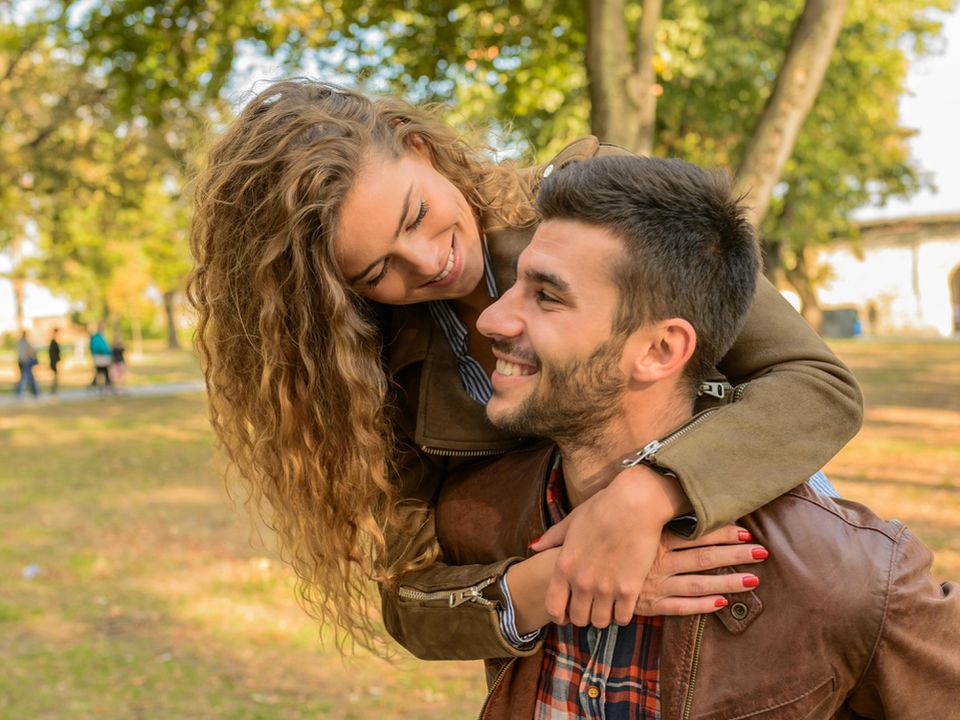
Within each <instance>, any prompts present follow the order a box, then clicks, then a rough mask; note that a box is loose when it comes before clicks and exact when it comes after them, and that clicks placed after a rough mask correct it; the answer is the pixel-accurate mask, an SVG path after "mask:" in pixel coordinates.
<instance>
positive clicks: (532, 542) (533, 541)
mask: <svg viewBox="0 0 960 720" xmlns="http://www.w3.org/2000/svg"><path fill="white" fill-rule="evenodd" d="M542 538H543V535H541V536H540V537H538V538H534V539H533V540H531V541H530V544H529V545H527V547H533V546H534V545H536V544H537V543H538V542H540V540H541V539H542Z"/></svg>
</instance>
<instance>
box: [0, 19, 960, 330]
mask: <svg viewBox="0 0 960 720" xmlns="http://www.w3.org/2000/svg"><path fill="white" fill-rule="evenodd" d="M802 6H803V2H802V0H782V1H780V2H773V1H772V0H697V1H694V0H674V1H673V2H669V3H665V6H664V14H663V17H662V19H661V21H660V23H659V25H658V32H657V47H656V52H655V56H654V60H653V62H654V65H655V69H656V71H657V83H658V91H659V92H661V95H660V97H659V100H658V116H657V124H656V145H655V152H656V153H657V154H660V155H669V156H679V157H683V158H686V159H689V160H691V161H694V162H698V163H701V164H704V165H708V166H720V167H728V168H731V169H732V168H736V167H737V164H738V161H739V159H740V156H741V154H742V152H743V148H744V146H745V144H746V142H747V139H748V138H749V136H750V134H751V133H752V132H753V128H754V126H755V124H756V122H757V119H758V118H759V116H760V113H761V111H762V109H763V106H764V103H765V102H766V101H767V98H768V96H769V93H770V91H771V88H772V87H773V82H774V79H775V78H776V74H777V72H778V69H779V67H780V64H781V62H782V60H783V57H784V54H785V52H786V48H787V46H788V43H789V39H790V34H791V31H792V29H793V26H794V24H795V22H796V19H797V17H798V16H799V14H800V11H801V9H802ZM585 7H586V5H585V4H584V3H583V2H576V1H575V0H547V1H546V2H540V1H539V0H538V1H535V0H508V1H506V2H499V1H496V0H476V1H474V2H465V1H463V0H384V2H378V3H367V2H361V0H320V1H318V2H310V3H305V2H302V1H300V0H270V1H269V2H267V1H266V0H213V1H212V2H210V1H207V0H204V1H203V2H201V0H116V1H115V2H112V3H88V2H69V1H67V0H61V1H59V2H58V1H57V0H37V1H36V2H34V3H31V4H30V5H29V6H28V7H27V8H26V9H22V10H20V11H19V12H15V11H14V10H13V9H12V6H11V5H10V4H9V3H2V2H0V249H3V248H4V247H8V246H10V245H11V244H12V243H13V242H14V241H17V242H18V243H21V244H22V242H23V240H24V239H25V238H27V237H29V238H30V239H31V240H32V241H33V244H35V245H37V247H38V248H39V251H40V255H41V260H42V262H34V263H33V264H31V263H29V262H26V263H25V264H24V265H23V267H20V268H18V269H16V272H19V273H20V274H21V275H28V276H29V275H33V276H35V277H38V278H40V279H42V280H44V281H45V282H47V283H49V284H51V285H52V286H54V287H56V288H57V289H59V290H62V291H65V292H67V293H69V294H70V295H71V296H72V297H73V298H75V299H79V300H82V301H83V302H84V303H85V304H86V305H87V306H88V308H90V309H91V311H93V312H96V313H107V312H112V313H114V314H116V313H119V314H124V313H127V314H135V313H136V312H138V310H137V308H136V307H134V306H135V305H136V302H134V300H133V298H134V297H135V296H137V295H138V294H139V295H142V289H143V288H145V287H146V286H147V285H152V286H155V287H157V288H158V289H160V290H162V291H175V290H176V289H178V288H179V287H180V285H181V284H182V282H183V278H184V275H185V272H186V270H187V267H188V264H189V257H188V253H187V249H186V228H187V222H188V220H187V208H186V205H187V200H186V199H185V198H184V197H183V189H184V187H185V186H186V179H187V177H188V175H189V172H190V171H189V168H190V167H191V165H192V163H193V153H194V151H195V150H194V149H195V148H196V147H198V145H199V143H198V136H199V135H200V133H201V131H202V129H203V128H204V127H205V126H208V125H214V126H216V125H218V124H219V123H221V122H222V121H223V120H224V119H225V118H226V117H228V115H229V110H228V109H227V104H226V102H225V101H224V99H223V95H224V93H225V90H226V89H227V88H228V87H229V84H230V82H231V78H232V77H233V76H234V75H233V74H234V73H235V71H236V69H237V66H238V64H239V63H240V61H241V60H243V59H244V58H247V59H248V58H249V57H251V56H257V55H258V54H259V55H264V54H271V55H272V57H273V58H274V59H275V60H277V61H280V62H282V63H284V64H285V66H286V67H287V68H288V69H289V71H290V73H291V74H293V73H302V72H304V69H308V70H309V71H310V72H312V73H317V72H319V73H321V74H324V75H326V76H330V77H343V76H347V77H348V78H353V79H354V80H355V84H357V85H359V86H361V87H364V88H366V89H369V90H374V91H391V92H398V93H401V94H404V95H406V96H407V97H409V98H411V99H412V100H414V101H418V102H433V101H440V102H443V103H446V104H448V105H449V106H450V107H451V110H450V116H451V118H452V120H453V121H454V122H455V123H456V124H458V125H462V126H480V127H483V128H488V129H489V130H490V131H491V133H492V134H491V137H492V138H496V139H494V140H492V142H493V143H494V144H495V145H496V146H498V147H499V148H500V149H504V150H508V151H510V152H523V151H527V154H528V155H530V156H534V155H535V156H536V157H537V158H538V159H544V158H546V157H549V156H551V155H552V154H554V153H555V152H556V151H557V150H558V149H559V148H560V147H562V146H563V145H564V144H565V143H567V142H568V141H570V140H571V139H573V138H575V137H577V136H578V135H581V134H583V133H584V132H588V131H589V128H588V119H589V98H588V95H587V77H586V71H585V66H584V46H585V42H586V17H585V12H584V11H585ZM952 7H953V2H952V0H890V1H889V2H885V3H882V4H879V5H878V4H877V3H871V2H869V1H868V0H853V2H852V4H851V9H850V11H849V14H848V17H847V20H846V25H845V29H844V31H843V33H842V34H841V37H840V41H839V44H838V48H837V50H836V52H835V54H834V58H833V62H832V64H831V67H830V69H829V71H828V73H827V77H826V80H825V83H824V86H823V88H822V91H821V93H820V95H819V97H818V99H817V102H816V104H815V106H814V108H813V110H812V111H811V113H810V115H809V116H808V118H807V120H806V123H805V125H804V127H803V129H802V131H801V135H800V137H799V138H798V140H797V144H796V147H795V149H794V152H793V155H792V157H791V160H790V161H789V163H788V165H787V167H786V168H785V170H784V173H783V176H782V178H781V182H780V184H779V186H778V187H777V193H776V197H775V198H774V202H773V205H772V208H771V212H770V213H769V214H768V216H767V219H766V221H765V224H764V226H763V234H764V236H765V237H767V238H768V239H770V241H772V242H773V243H776V244H777V245H779V246H780V247H782V248H785V249H793V250H798V249H799V248H801V247H803V246H804V245H806V244H809V243H811V242H819V241H823V240H826V239H828V238H829V237H831V236H832V235H834V234H835V233H837V232H849V231H850V227H849V222H848V217H849V214H850V211H851V210H852V209H854V208H856V207H859V206H861V205H862V204H864V203H865V202H882V201H883V200H884V199H885V198H887V197H890V196H894V195H905V194H909V193H911V192H913V191H915V190H916V189H917V188H918V187H920V186H921V185H922V184H923V183H924V182H925V179H924V178H923V176H922V175H921V174H920V173H919V172H918V170H917V168H916V166H915V164H914V162H913V160H912V159H911V157H910V155H909V151H908V147H907V144H906V143H907V140H908V138H909V137H910V134H911V131H910V130H909V129H907V128H904V127H902V126H901V125H900V123H899V119H898V116H897V103H898V99H899V97H900V96H901V95H902V93H903V92H904V86H903V83H904V76H905V72H906V69H907V64H908V57H909V56H910V54H911V53H912V54H914V55H917V54H922V53H924V52H927V51H928V50H929V49H930V46H931V40H932V39H933V38H935V37H936V36H937V33H938V32H939V23H938V22H937V21H935V20H934V19H931V15H930V11H931V10H933V9H938V10H949V9H951V8H952ZM639 15H640V4H639V2H629V3H627V9H626V13H625V18H624V22H625V23H626V24H627V25H628V27H629V28H630V30H631V32H634V31H635V29H636V23H637V20H638V18H639ZM788 255H789V253H788Z"/></svg>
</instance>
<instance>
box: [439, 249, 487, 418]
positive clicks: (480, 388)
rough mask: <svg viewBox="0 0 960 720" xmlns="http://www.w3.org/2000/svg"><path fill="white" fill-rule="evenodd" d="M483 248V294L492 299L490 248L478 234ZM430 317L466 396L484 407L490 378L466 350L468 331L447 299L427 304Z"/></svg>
mask: <svg viewBox="0 0 960 720" xmlns="http://www.w3.org/2000/svg"><path fill="white" fill-rule="evenodd" d="M480 239H481V243H480V244H481V247H482V248H483V278H484V282H486V284H487V292H488V293H489V295H490V297H491V298H492V299H495V298H497V297H498V292H497V281H496V280H495V279H494V277H493V264H492V262H491V260H490V249H489V248H488V247H487V236H486V235H481V236H480ZM427 306H428V307H429V309H430V315H431V317H433V320H434V322H435V323H437V325H438V326H439V327H440V329H441V330H442V331H443V335H444V337H445V338H446V339H447V343H448V344H449V345H450V349H451V350H453V354H454V357H456V359H457V371H458V372H459V373H460V382H461V383H462V384H463V389H464V390H466V391H467V394H468V395H469V396H470V397H471V398H473V399H474V400H476V401H477V402H478V403H480V404H481V405H486V404H487V401H488V400H489V399H490V396H491V395H493V385H492V383H491V382H490V377H489V376H488V375H487V373H486V372H485V371H484V369H483V368H482V367H481V366H480V363H478V362H477V361H476V360H475V359H474V358H472V357H470V355H469V354H468V353H467V351H468V338H469V331H468V330H467V327H466V325H464V324H463V321H462V320H460V317H459V316H458V315H457V313H456V312H455V311H454V309H453V305H452V304H451V303H450V302H449V301H448V300H432V301H431V302H428V303H427Z"/></svg>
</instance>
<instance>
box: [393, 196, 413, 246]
mask: <svg viewBox="0 0 960 720" xmlns="http://www.w3.org/2000/svg"><path fill="white" fill-rule="evenodd" d="M412 194H413V183H410V187H408V188H407V194H406V195H404V196H403V212H401V213H400V222H398V223H397V231H396V232H395V233H394V234H393V237H394V238H399V237H400V233H401V232H402V231H403V224H404V223H405V222H406V221H407V214H408V213H409V212H410V195H412Z"/></svg>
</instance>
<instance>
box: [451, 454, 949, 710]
mask: <svg viewBox="0 0 960 720" xmlns="http://www.w3.org/2000/svg"><path fill="white" fill-rule="evenodd" d="M553 453H554V447H553V446H552V445H549V444H540V445H537V446H534V447H532V448H530V449H528V450H525V451H523V452H518V453H514V454H513V455H511V456H510V458H509V462H508V461H507V460H506V459H505V460H504V461H503V462H501V463H500V465H499V467H496V468H494V469H492V470H491V469H490V467H489V466H487V467H486V468H485V469H482V470H480V471H477V472H467V473H462V474H461V475H459V476H456V477H452V478H449V479H448V480H447V482H446V483H445V484H444V489H443V492H442V493H441V496H440V501H439V503H438V506H437V528H438V532H439V537H440V541H441V543H442V544H443V547H444V549H445V550H446V552H447V556H448V558H449V560H450V561H451V562H454V563H462V564H471V563H479V564H488V563H496V562H498V561H500V560H502V559H503V558H506V557H511V556H515V555H523V554H525V552H526V544H527V543H528V542H529V541H530V540H531V539H532V538H534V537H538V536H539V535H541V534H542V533H543V531H544V529H545V526H544V518H543V504H544V503H543V497H544V485H545V481H546V478H547V474H548V467H549V465H550V463H551V459H552V456H553ZM531 478H537V480H531ZM800 479H802V478H800ZM787 480H791V481H793V482H796V480H797V478H787ZM740 522H741V523H742V524H743V525H744V526H745V527H746V528H747V529H749V530H750V531H751V532H752V533H753V536H754V538H755V540H756V542H759V543H761V544H762V545H764V546H765V547H767V548H768V549H769V550H770V558H769V559H768V560H766V561H765V562H764V563H762V564H760V565H751V566H750V568H749V571H750V572H752V573H756V574H757V575H758V576H759V577H760V579H761V582H760V586H759V587H758V588H757V589H756V590H755V591H753V592H750V593H749V594H738V595H735V596H731V604H730V605H729V606H728V607H727V608H724V609H723V610H721V611H720V612H718V613H716V614H712V615H698V616H692V617H679V618H677V617H668V618H664V625H663V638H662V643H661V646H662V648H663V651H662V655H661V660H660V682H661V709H662V714H663V718H664V720H679V719H681V718H682V719H683V720H721V719H726V720H740V719H745V718H755V719H756V720H761V719H762V720H800V719H801V718H806V719H808V720H827V719H828V718H837V719H840V718H843V719H850V718H891V719H893V718H896V719H897V720H909V719H911V718H916V720H932V719H933V718H948V717H949V718H956V717H960V709H958V704H957V703H958V702H960V588H958V587H957V586H956V585H955V584H952V583H945V584H943V585H940V584H938V583H937V582H936V581H935V580H934V579H933V578H932V577H931V575H930V561H931V554H930V551H929V550H928V549H927V548H926V547H925V546H924V545H923V543H921V542H920V541H919V540H917V539H916V537H914V536H913V535H912V534H911V533H910V532H909V531H908V530H907V529H906V528H905V527H904V526H903V525H902V524H901V523H899V522H896V521H890V522H886V521H883V520H881V519H880V518H878V517H877V516H876V515H874V514H873V513H872V512H870V511H869V510H868V509H867V508H865V507H863V506H862V505H859V504H857V503H853V502H846V501H842V500H838V501H834V500H831V499H829V498H825V497H822V496H820V495H818V494H817V493H816V492H815V491H814V490H813V489H811V488H810V487H809V486H807V485H800V486H799V487H797V488H795V489H794V490H791V491H789V492H787V493H786V494H785V495H783V496H781V497H780V498H778V499H776V500H774V501H773V502H772V503H770V504H768V505H766V506H764V507H763V508H761V509H760V510H758V511H756V512H754V513H751V514H750V515H748V516H746V517H745V518H743V519H741V521H740ZM435 632H437V633H438V634H442V633H443V632H444V631H443V630H442V629H439V628H438V629H437V630H435ZM541 658H542V653H541V652H539V651H535V652H533V653H532V654H530V655H528V656H527V657H522V658H516V657H513V658H502V659H493V660H488V661H487V669H488V683H489V684H490V687H491V692H490V695H489V697H488V698H487V702H486V703H485V705H484V708H483V712H482V715H481V718H484V719H489V720H494V719H501V718H502V719H503V720H518V719H521V718H530V717H532V716H533V708H534V702H535V692H536V688H537V679H538V674H539V670H540V663H541Z"/></svg>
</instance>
